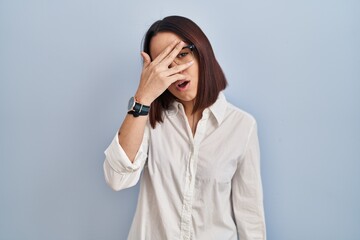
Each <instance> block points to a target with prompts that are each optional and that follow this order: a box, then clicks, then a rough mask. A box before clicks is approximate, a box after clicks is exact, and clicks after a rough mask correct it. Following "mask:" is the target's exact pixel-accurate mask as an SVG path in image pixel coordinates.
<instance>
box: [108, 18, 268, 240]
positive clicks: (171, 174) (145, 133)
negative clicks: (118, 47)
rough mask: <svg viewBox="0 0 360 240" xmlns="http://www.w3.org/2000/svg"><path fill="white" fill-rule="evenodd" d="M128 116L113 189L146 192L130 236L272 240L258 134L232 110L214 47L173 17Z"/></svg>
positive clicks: (157, 33) (150, 34) (150, 42)
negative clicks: (267, 227) (135, 188)
mask: <svg viewBox="0 0 360 240" xmlns="http://www.w3.org/2000/svg"><path fill="white" fill-rule="evenodd" d="M143 50H144V51H143V52H142V53H141V55H142V57H143V60H144V65H143V69H142V74H141V79H140V83H139V87H138V89H137V91H136V93H135V94H134V97H132V98H131V99H130V101H129V108H128V114H127V116H126V117H125V120H124V122H123V123H122V125H121V128H120V130H119V131H118V133H117V134H116V136H115V138H114V140H113V141H112V143H111V144H110V146H109V147H108V148H107V149H106V151H105V155H106V159H105V161H104V173H105V179H106V182H107V183H108V184H109V185H110V187H111V188H113V189H114V190H116V191H118V190H121V189H124V188H129V187H131V186H134V185H135V184H136V183H137V182H138V181H139V179H140V175H141V173H143V174H142V176H141V186H140V193H139V199H138V203H137V209H136V213H135V217H134V220H133V223H132V227H131V229H130V233H129V236H128V239H134V240H143V239H144V240H145V239H147V240H159V239H205V240H208V239H219V240H227V239H238V238H240V239H241V240H250V239H259V240H260V239H261V240H264V239H265V238H266V236H265V235H266V233H265V220H264V210H263V196H262V185H261V177H260V155H259V144H258V137H257V127H256V122H255V120H254V118H253V117H252V116H251V115H249V114H248V113H246V112H244V111H242V110H240V109H239V108H237V107H235V106H233V105H231V104H230V103H228V102H227V101H226V99H225V97H224V95H223V93H222V92H221V91H222V90H224V89H225V87H226V85H227V82H226V79H225V76H224V74H223V72H222V70H221V68H220V66H219V64H218V62H217V61H216V58H215V56H214V53H213V50H212V47H211V45H210V42H209V40H208V39H207V37H206V36H205V34H204V33H203V32H202V31H201V29H200V28H199V27H198V26H197V25H196V24H195V23H194V22H192V21H191V20H189V19H187V18H184V17H179V16H170V17H166V18H164V19H163V20H159V21H157V22H155V23H154V24H153V25H152V26H151V27H150V29H149V30H148V31H147V33H146V36H145V40H144V49H143Z"/></svg>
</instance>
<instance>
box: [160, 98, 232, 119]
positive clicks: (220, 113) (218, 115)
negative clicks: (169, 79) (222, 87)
mask: <svg viewBox="0 0 360 240" xmlns="http://www.w3.org/2000/svg"><path fill="white" fill-rule="evenodd" d="M181 107H182V106H181V103H179V102H177V101H174V102H173V103H172V104H171V106H170V107H169V109H167V110H166V114H167V115H168V116H173V115H176V114H177V113H178V111H179V110H180V108H181ZM226 107H227V101H226V98H225V95H224V94H223V92H220V93H219V96H218V98H217V100H216V101H215V103H214V104H213V105H211V106H210V107H208V108H206V109H205V110H204V112H203V116H204V117H207V116H208V115H209V112H211V113H212V115H213V116H214V117H215V119H216V121H217V123H218V124H219V125H220V124H221V122H222V121H223V120H224V117H225V111H226Z"/></svg>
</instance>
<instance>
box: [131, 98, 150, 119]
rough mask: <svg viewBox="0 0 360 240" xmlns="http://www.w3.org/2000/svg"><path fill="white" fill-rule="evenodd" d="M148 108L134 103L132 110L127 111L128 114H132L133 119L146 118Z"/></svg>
mask: <svg viewBox="0 0 360 240" xmlns="http://www.w3.org/2000/svg"><path fill="white" fill-rule="evenodd" d="M149 111H150V106H146V105H143V104H140V103H137V102H135V104H134V106H133V108H132V109H131V110H129V111H128V114H132V115H133V116H134V117H138V116H146V115H148V114H149Z"/></svg>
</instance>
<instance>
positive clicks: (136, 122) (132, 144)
mask: <svg viewBox="0 0 360 240" xmlns="http://www.w3.org/2000/svg"><path fill="white" fill-rule="evenodd" d="M147 120H148V116H139V117H134V116H133V115H131V114H127V116H126V117H125V119H124V122H123V123H122V125H121V127H120V130H119V135H118V137H119V143H120V145H121V147H122V148H123V149H124V151H125V153H126V155H127V156H128V158H129V159H130V161H131V162H134V160H135V156H136V153H137V152H138V150H139V148H140V145H141V143H142V140H143V136H144V131H145V126H146V122H147Z"/></svg>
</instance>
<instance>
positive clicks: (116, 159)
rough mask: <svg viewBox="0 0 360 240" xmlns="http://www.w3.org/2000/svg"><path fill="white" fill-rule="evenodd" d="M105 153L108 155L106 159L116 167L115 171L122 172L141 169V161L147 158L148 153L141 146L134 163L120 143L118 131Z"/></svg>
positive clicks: (112, 166) (111, 165)
mask: <svg viewBox="0 0 360 240" xmlns="http://www.w3.org/2000/svg"><path fill="white" fill-rule="evenodd" d="M104 153H105V156H106V159H105V161H107V162H108V163H109V165H110V167H111V168H112V169H114V171H115V172H118V173H121V174H126V173H131V172H134V171H136V170H138V169H140V167H141V161H142V160H143V159H146V154H145V153H143V151H142V147H141V146H140V148H139V151H138V152H137V154H136V156H135V160H134V162H133V163H132V162H131V161H130V159H129V158H128V156H127V155H126V153H125V151H124V149H123V148H122V147H121V145H120V144H119V137H118V132H117V133H116V135H115V137H114V139H113V140H112V142H111V144H110V145H109V147H108V148H107V149H106V150H105V152H104Z"/></svg>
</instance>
